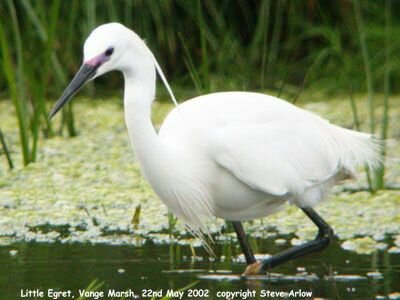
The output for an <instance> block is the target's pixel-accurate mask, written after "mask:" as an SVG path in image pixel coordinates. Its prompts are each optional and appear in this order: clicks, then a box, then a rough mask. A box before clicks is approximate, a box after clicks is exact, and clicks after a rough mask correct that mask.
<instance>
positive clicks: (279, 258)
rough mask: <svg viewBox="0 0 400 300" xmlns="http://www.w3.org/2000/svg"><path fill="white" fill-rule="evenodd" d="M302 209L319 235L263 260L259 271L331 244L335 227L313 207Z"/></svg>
mask: <svg viewBox="0 0 400 300" xmlns="http://www.w3.org/2000/svg"><path fill="white" fill-rule="evenodd" d="M301 209H302V210H303V211H304V213H305V214H306V215H307V216H308V217H309V218H310V219H311V221H313V223H314V224H315V225H317V227H318V229H319V230H318V234H317V236H316V237H315V239H314V240H312V241H310V242H308V243H305V244H303V245H300V246H296V247H293V248H290V249H288V250H285V251H283V252H281V253H279V254H277V255H274V256H272V257H270V258H268V259H266V260H264V261H262V262H261V264H260V267H259V268H258V269H257V270H258V272H259V273H262V272H263V271H266V270H268V269H270V268H273V267H276V266H277V265H280V264H282V263H284V262H287V261H289V260H292V259H295V258H297V257H301V256H304V255H306V254H309V253H313V252H317V251H321V250H322V249H324V248H325V247H327V246H328V245H329V244H330V242H331V240H332V238H333V235H334V233H333V229H332V228H331V227H330V226H329V225H328V224H327V223H326V222H325V221H324V220H323V219H322V218H321V217H320V216H319V215H318V214H317V213H316V212H315V211H314V210H313V209H312V208H310V207H307V208H301Z"/></svg>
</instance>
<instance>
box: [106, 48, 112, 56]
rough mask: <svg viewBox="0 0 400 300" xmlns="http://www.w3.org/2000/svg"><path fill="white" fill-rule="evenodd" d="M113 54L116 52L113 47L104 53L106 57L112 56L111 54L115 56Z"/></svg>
mask: <svg viewBox="0 0 400 300" xmlns="http://www.w3.org/2000/svg"><path fill="white" fill-rule="evenodd" d="M113 52H114V48H113V47H110V48H108V49H107V50H106V51H105V52H104V54H105V55H106V56H111V54H113Z"/></svg>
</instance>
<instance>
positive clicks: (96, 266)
mask: <svg viewBox="0 0 400 300" xmlns="http://www.w3.org/2000/svg"><path fill="white" fill-rule="evenodd" d="M257 244H258V247H259V249H258V250H259V251H260V252H262V253H265V252H267V250H268V252H269V253H273V252H277V251H279V250H282V249H284V248H285V246H278V245H276V244H275V243H274V240H273V239H268V240H257ZM286 247H287V246H286ZM214 249H215V252H216V254H217V258H216V259H215V260H214V261H210V259H209V258H208V255H207V254H206V253H205V252H204V250H203V249H202V248H195V251H196V257H195V258H193V256H192V251H191V249H190V247H189V246H187V245H185V246H180V245H174V246H168V245H155V244H153V243H152V242H146V243H145V244H144V245H143V246H142V247H133V246H108V245H89V244H60V243H51V244H49V243H18V244H14V245H10V246H2V247H0V264H1V266H2V267H1V272H0V290H1V291H2V295H1V299H16V298H17V297H18V295H20V291H21V289H29V288H32V289H33V288H39V289H42V290H44V291H46V290H47V289H49V288H54V289H59V290H68V289H71V290H72V291H73V293H75V295H76V298H77V297H78V295H79V294H78V292H77V290H78V289H82V288H85V287H87V286H88V285H89V283H90V282H91V281H93V280H94V279H98V280H99V281H101V282H104V285H103V286H102V287H101V289H100V290H104V291H105V292H107V291H108V290H109V289H116V290H119V291H124V290H127V289H129V288H130V289H132V290H133V291H134V292H135V293H136V294H139V295H140V294H142V292H143V290H145V289H151V290H152V291H159V290H162V291H163V292H162V293H163V296H165V295H166V291H167V289H174V290H178V289H180V288H182V287H185V286H187V285H189V284H190V283H194V282H196V281H197V284H196V285H195V286H194V287H192V289H203V290H204V291H208V292H207V293H208V296H209V297H208V299H218V298H217V292H222V291H233V292H234V291H236V292H240V291H245V290H247V289H249V290H250V291H253V290H254V291H255V292H256V295H257V297H255V298H252V299H260V298H261V297H260V295H261V293H262V291H264V293H265V292H266V291H268V290H269V291H290V290H295V291H298V290H299V289H301V290H302V291H312V293H313V297H324V298H339V299H375V298H376V297H377V296H381V297H385V296H386V297H389V295H390V296H391V297H393V299H399V298H395V296H396V292H399V291H400V285H399V282H400V255H399V254H390V253H388V252H387V251H376V252H374V253H373V254H372V255H360V254H355V253H353V252H349V251H345V250H343V249H342V248H341V247H339V245H337V244H336V243H335V244H333V245H331V246H330V247H329V248H328V249H327V250H325V251H323V252H321V253H318V254H313V255H310V256H308V257H306V258H304V259H298V260H295V261H294V262H289V263H286V264H284V265H283V266H282V267H278V268H275V269H273V270H272V273H271V274H269V275H267V276H254V277H249V278H242V277H240V276H239V274H240V273H241V272H242V271H243V269H244V264H243V263H242V262H240V261H238V259H237V256H236V255H238V254H239V253H240V251H239V249H238V246H237V244H236V243H231V242H224V243H218V244H217V245H215V246H214ZM12 250H17V251H18V252H15V251H14V252H10V251H12ZM222 255H224V258H223V259H221V257H222ZM185 293H186V294H185V297H184V298H188V295H187V293H188V291H185ZM220 299H221V298H220ZM222 299H223V298H222ZM378 299H379V298H378ZM381 299H387V298H381ZM390 299H392V298H390Z"/></svg>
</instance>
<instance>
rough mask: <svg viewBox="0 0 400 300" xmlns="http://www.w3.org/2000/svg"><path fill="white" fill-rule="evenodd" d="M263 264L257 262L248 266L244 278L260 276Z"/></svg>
mask: <svg viewBox="0 0 400 300" xmlns="http://www.w3.org/2000/svg"><path fill="white" fill-rule="evenodd" d="M260 271H261V262H259V261H258V262H255V263H254V264H251V265H248V266H247V267H246V270H245V271H244V273H243V274H242V276H251V275H260Z"/></svg>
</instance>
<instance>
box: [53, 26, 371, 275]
mask: <svg viewBox="0 0 400 300" xmlns="http://www.w3.org/2000/svg"><path fill="white" fill-rule="evenodd" d="M112 70H119V71H121V72H122V73H123V75H124V79H125V91H124V107H125V120H126V125H127V128H128V132H129V137H130V140H131V143H132V146H133V149H134V151H135V154H136V157H137V159H138V161H139V163H140V165H141V167H142V171H143V173H144V175H145V177H146V178H147V180H148V181H149V183H150V185H151V186H152V188H153V189H154V191H155V192H156V194H157V195H158V196H159V197H160V199H161V200H162V201H163V202H164V203H165V204H166V205H167V206H168V208H169V209H170V210H171V211H173V212H174V213H175V214H176V215H177V216H178V217H179V218H180V219H181V220H183V221H184V222H185V223H186V224H187V225H188V226H189V228H190V229H191V231H192V232H194V233H195V234H200V233H201V232H205V231H207V227H206V221H207V220H210V219H211V218H213V217H214V216H215V217H218V218H223V219H226V220H229V221H232V223H233V227H234V229H235V231H236V234H237V237H238V240H239V243H240V246H241V248H242V251H243V253H244V255H245V258H246V262H247V264H248V267H247V269H246V271H245V274H257V273H261V272H264V271H265V270H267V269H269V268H272V267H274V266H276V265H278V264H281V263H283V262H285V261H288V260H290V259H293V258H297V257H300V256H303V255H305V254H307V253H310V252H315V251H319V250H322V249H323V248H325V247H326V246H327V245H328V244H329V243H330V241H331V239H332V236H333V230H332V229H331V227H330V226H329V225H328V224H327V223H326V222H325V221H324V220H323V219H322V218H321V217H320V216H319V215H318V214H317V213H316V212H315V211H314V210H313V208H312V207H313V206H314V205H315V204H317V203H319V202H321V201H322V200H323V199H324V198H325V196H326V195H327V192H328V190H329V188H330V187H332V186H333V185H334V184H336V183H337V182H339V181H341V180H343V179H346V178H351V177H353V176H354V175H355V172H356V167H357V166H359V165H364V164H365V165H368V166H370V167H374V166H375V165H376V163H377V162H378V160H377V150H378V144H377V143H376V142H375V141H374V140H373V138H372V137H371V136H370V135H369V134H365V133H360V132H356V131H352V130H348V129H344V128H341V127H338V126H335V125H332V124H330V123H329V122H328V121H326V120H324V119H322V118H320V117H318V116H316V115H314V114H313V113H310V112H307V111H305V110H302V109H300V108H297V107H295V106H294V105H291V104H290V103H288V102H286V101H283V100H281V99H278V98H275V97H272V96H268V95H264V94H259V93H249V92H221V93H213V94H208V95H204V96H199V97H196V98H193V99H191V100H189V101H186V102H184V103H183V104H181V105H179V106H178V107H177V108H175V109H174V110H172V111H171V112H170V113H169V115H168V116H167V118H166V119H165V121H164V123H163V125H162V127H161V129H160V131H159V133H158V134H157V132H156V131H155V130H154V127H153V124H152V122H151V119H150V115H151V104H152V102H153V100H154V97H155V90H156V70H157V71H158V73H159V74H160V76H161V78H162V80H163V82H164V83H165V84H166V87H167V89H168V91H169V92H170V95H171V97H172V99H173V100H174V102H175V104H176V101H175V98H174V96H173V94H172V92H171V90H170V88H169V86H168V83H167V82H166V80H165V78H164V75H163V73H162V71H161V69H160V67H159V65H158V63H157V61H156V60H155V58H154V56H153V54H152V52H151V51H150V49H149V48H148V47H147V46H146V44H145V43H144V41H143V40H142V39H141V38H140V37H139V36H138V35H136V34H135V33H134V32H133V31H131V30H129V29H128V28H126V27H125V26H123V25H121V24H118V23H110V24H105V25H102V26H99V27H97V28H96V29H95V30H94V31H93V32H92V33H91V34H90V36H89V37H88V39H87V40H86V42H85V45H84V63H83V65H82V67H81V68H80V70H79V71H78V73H77V74H76V75H75V77H74V78H73V80H72V82H71V83H70V84H69V86H68V87H67V88H66V90H65V91H64V93H63V94H62V96H61V97H60V99H59V100H58V101H57V103H56V104H55V106H54V108H53V110H52V111H51V112H50V118H51V117H53V116H54V115H55V114H56V113H57V112H58V111H59V110H60V109H61V107H62V106H63V105H65V104H66V103H68V101H70V100H71V98H72V97H73V96H74V95H75V94H76V93H77V92H78V90H79V89H80V88H81V87H82V86H83V85H84V84H85V83H87V82H88V81H90V80H92V79H94V78H96V77H98V76H100V75H102V74H104V73H106V72H109V71H112ZM287 201H289V202H290V203H292V204H294V205H297V206H298V207H299V208H300V209H302V210H303V211H304V213H305V214H306V215H307V216H308V217H309V218H310V219H311V220H312V222H314V224H315V225H316V226H317V227H318V230H319V231H318V234H317V236H316V238H315V239H314V240H313V241H310V242H308V243H305V244H303V245H300V246H296V247H293V248H291V249H289V250H286V251H284V252H282V253H280V254H277V255H275V256H272V257H271V258H268V259H266V260H264V261H261V262H257V261H256V259H255V258H254V254H253V252H252V250H251V247H250V245H249V244H248V242H247V237H246V234H245V232H244V230H243V227H242V224H241V221H246V220H252V219H255V218H260V217H265V216H267V215H270V214H272V213H274V212H277V211H278V210H280V209H281V208H282V207H283V204H284V203H285V202H287Z"/></svg>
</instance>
